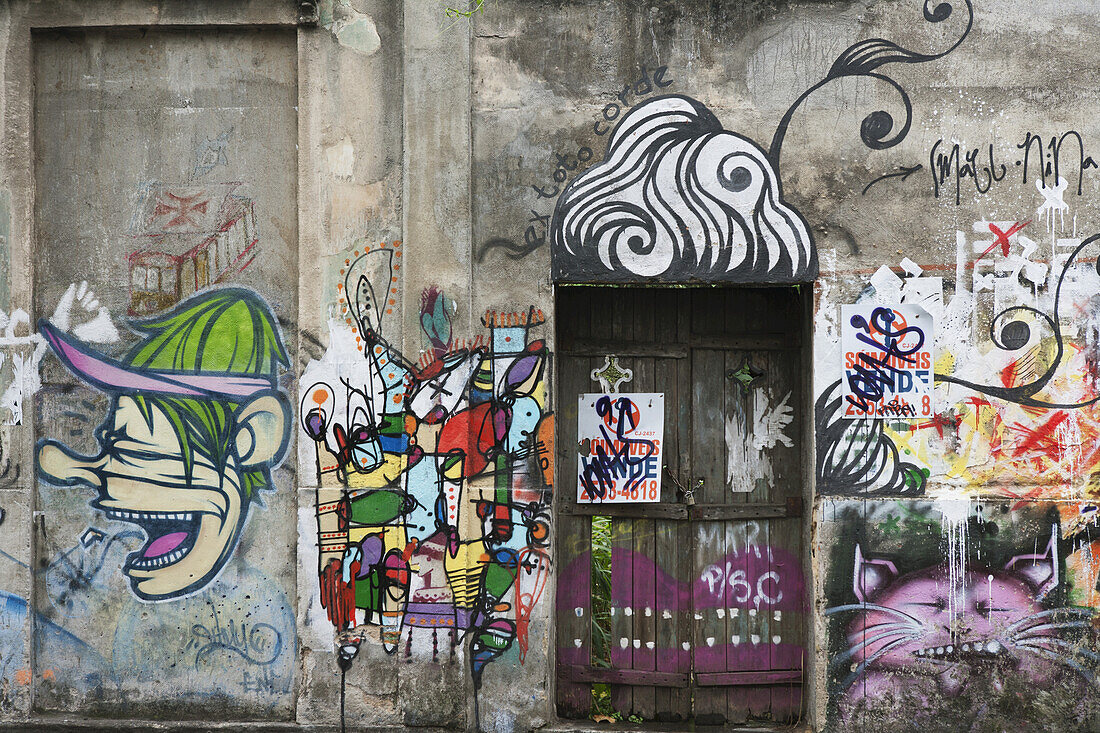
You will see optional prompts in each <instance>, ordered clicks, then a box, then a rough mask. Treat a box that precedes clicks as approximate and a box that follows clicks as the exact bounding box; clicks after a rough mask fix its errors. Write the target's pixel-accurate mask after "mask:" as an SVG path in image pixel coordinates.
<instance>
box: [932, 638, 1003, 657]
mask: <svg viewBox="0 0 1100 733" xmlns="http://www.w3.org/2000/svg"><path fill="white" fill-rule="evenodd" d="M1006 654H1007V650H1006V649H1005V646H1004V644H1002V643H1001V642H999V641H997V640H995V639H989V640H985V639H977V640H974V641H963V642H959V643H955V644H945V645H943V646H930V647H928V648H927V649H917V650H916V651H915V652H913V655H914V656H916V657H920V658H921V659H931V660H934V661H942V662H971V663H973V662H995V661H997V660H998V659H1002V658H1004V657H1005V655H1006Z"/></svg>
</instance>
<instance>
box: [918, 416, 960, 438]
mask: <svg viewBox="0 0 1100 733" xmlns="http://www.w3.org/2000/svg"><path fill="white" fill-rule="evenodd" d="M961 423H962V416H960V415H944V414H943V413H937V414H935V415H932V419H931V420H929V421H927V422H923V423H920V424H919V425H917V426H916V427H915V428H910V431H911V432H912V431H916V430H928V429H929V428H933V429H935V431H936V432H937V433H939V435H940V437H941V438H942V437H943V429H944V428H948V429H949V430H952V431H956V430H958V429H959V425H960V424H961Z"/></svg>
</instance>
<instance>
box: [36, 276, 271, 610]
mask: <svg viewBox="0 0 1100 733" xmlns="http://www.w3.org/2000/svg"><path fill="white" fill-rule="evenodd" d="M38 326H39V331H40V332H41V333H42V335H43V337H44V339H45V340H46V341H47V342H48V343H49V345H50V347H51V348H52V349H53V351H54V353H55V354H56V355H57V357H58V358H59V359H60V360H61V362H62V363H63V364H64V365H65V366H66V367H67V368H68V370H69V371H70V372H72V374H73V375H74V376H76V377H77V378H78V379H79V380H81V381H82V382H84V383H85V384H87V385H89V386H91V387H94V388H96V389H98V390H101V391H103V392H105V393H107V394H108V395H110V396H111V397H112V402H111V407H110V409H109V412H108V414H107V418H106V420H105V421H104V422H103V424H102V425H101V426H100V428H99V429H98V431H97V439H98V442H99V452H98V453H97V454H95V455H91V456H85V455H80V454H78V453H76V452H75V451H73V450H71V449H70V448H68V447H67V446H65V445H64V444H62V443H60V442H58V441H56V440H45V439H44V440H41V441H39V444H38V451H37V453H38V455H37V457H38V474H39V476H40V477H41V478H42V479H43V480H44V481H46V482H47V483H51V484H54V485H56V486H66V487H81V488H88V489H92V490H94V491H95V492H96V494H97V495H96V497H95V498H94V499H93V500H92V502H91V505H92V506H93V507H94V508H96V509H99V510H102V511H104V512H105V513H106V514H107V517H108V519H112V520H116V521H121V522H126V523H129V524H133V525H137V527H138V528H139V529H141V530H142V531H143V532H144V534H145V543H144V545H143V546H142V547H140V548H139V549H138V550H136V551H135V552H132V553H130V554H129V555H128V557H127V559H126V562H125V564H124V565H123V568H122V572H123V573H124V574H125V576H126V577H127V578H128V579H129V582H130V587H131V590H132V591H133V593H134V595H136V596H137V597H138V598H140V599H142V600H146V601H156V600H164V599H173V598H180V597H183V596H187V595H189V594H191V593H194V592H196V591H198V590H200V589H202V588H204V587H206V586H207V585H208V584H209V583H210V582H211V581H212V580H214V579H215V578H216V577H217V576H218V574H219V572H220V571H221V570H222V568H223V567H224V566H225V564H226V562H227V561H228V560H229V558H230V557H231V556H232V554H233V550H234V548H235V547H236V545H237V542H238V540H239V539H240V536H241V532H242V530H243V529H244V526H245V523H246V522H247V520H248V515H249V509H250V507H251V505H252V503H253V501H254V500H255V499H256V498H257V496H258V492H260V491H262V490H265V489H270V488H272V479H271V470H272V468H273V466H275V465H277V464H278V463H279V461H280V460H281V459H282V457H283V454H284V453H285V451H286V447H287V443H288V440H289V437H290V424H291V406H290V404H289V402H288V401H287V399H286V397H285V396H284V395H283V394H282V393H281V392H280V391H279V386H278V377H279V373H280V371H281V370H282V369H285V368H286V367H288V366H289V362H288V359H287V353H286V348H285V347H284V345H283V341H282V337H281V336H280V334H279V328H278V324H277V321H276V319H275V316H274V314H273V313H272V312H271V310H270V308H269V307H268V305H267V304H266V303H265V302H264V301H263V299H261V298H260V297H259V296H258V295H256V294H255V293H253V292H251V291H248V290H243V289H239V288H222V289H214V290H207V291H205V292H202V293H200V294H197V295H194V296H192V297H191V298H189V299H187V300H185V301H183V302H182V303H180V304H179V305H177V306H176V307H175V308H173V309H172V310H171V311H168V312H167V313H164V314H162V315H159V316H157V317H154V318H151V319H146V320H142V321H136V322H134V323H133V324H131V327H132V328H133V329H134V330H135V331H136V332H137V333H138V334H139V335H140V336H141V337H142V340H141V342H140V343H138V344H137V345H136V346H134V347H133V348H132V349H131V350H130V351H129V352H128V353H127V354H126V356H125V357H123V358H122V359H121V360H115V359H112V358H110V357H108V356H105V355H103V354H100V353H98V352H96V351H94V350H93V349H91V348H90V347H88V346H87V345H86V344H85V343H83V342H82V341H80V340H79V339H78V338H76V337H75V336H73V335H70V334H67V333H65V332H64V331H63V330H61V329H60V328H58V326H57V325H56V324H54V323H52V322H50V321H49V320H46V319H42V320H40V321H39V324H38Z"/></svg>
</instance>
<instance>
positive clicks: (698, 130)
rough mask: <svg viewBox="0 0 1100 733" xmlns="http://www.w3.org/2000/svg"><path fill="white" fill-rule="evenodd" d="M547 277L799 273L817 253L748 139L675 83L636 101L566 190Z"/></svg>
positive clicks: (769, 277) (740, 277)
mask: <svg viewBox="0 0 1100 733" xmlns="http://www.w3.org/2000/svg"><path fill="white" fill-rule="evenodd" d="M550 229H551V239H550V241H551V252H552V255H553V267H554V278H555V279H556V280H578V279H587V278H589V277H591V276H597V277H599V278H600V279H602V280H607V279H615V280H639V279H646V278H656V279H668V280H691V279H700V280H723V281H732V282H769V283H786V282H805V281H809V280H813V278H814V277H815V276H816V275H817V253H816V251H815V249H814V244H813V240H812V239H811V237H810V232H809V228H808V227H807V225H806V222H805V220H804V219H803V218H802V216H801V215H800V214H799V213H798V212H797V211H796V210H795V209H793V208H792V207H790V206H788V205H787V204H786V203H785V202H784V201H783V197H782V190H781V188H780V183H779V176H778V174H777V173H776V171H775V169H774V168H773V167H772V164H771V162H770V161H769V160H768V157H767V155H766V154H765V152H764V151H763V150H762V149H761V148H760V147H759V146H758V145H757V144H756V143H754V142H753V141H751V140H749V139H748V138H745V137H742V136H741V135H738V134H736V133H733V132H729V131H728V130H723V129H722V125H721V123H720V122H719V121H718V118H717V117H715V116H714V113H712V112H711V111H710V110H709V109H707V108H706V107H705V106H704V105H702V104H700V103H699V102H697V101H695V100H694V99H690V98H688V97H684V96H679V95H669V96H664V97H655V98H653V99H650V100H647V101H645V102H643V103H642V104H639V105H637V106H636V107H634V108H633V109H632V110H631V111H630V112H629V113H627V114H626V115H625V116H624V117H623V119H622V121H621V122H620V123H619V125H618V126H617V127H616V128H615V130H614V132H613V133H612V135H611V138H610V140H609V141H608V145H607V154H606V156H605V157H604V159H603V161H601V162H600V163H598V164H596V165H594V166H592V167H591V168H589V169H588V170H587V171H585V172H584V173H582V174H581V175H579V176H578V177H577V178H576V179H575V180H574V181H573V182H572V183H571V184H570V185H569V186H568V187H566V188H565V190H564V191H562V193H561V196H560V197H559V198H558V201H557V205H556V207H555V209H554V216H553V220H552V223H551V227H550Z"/></svg>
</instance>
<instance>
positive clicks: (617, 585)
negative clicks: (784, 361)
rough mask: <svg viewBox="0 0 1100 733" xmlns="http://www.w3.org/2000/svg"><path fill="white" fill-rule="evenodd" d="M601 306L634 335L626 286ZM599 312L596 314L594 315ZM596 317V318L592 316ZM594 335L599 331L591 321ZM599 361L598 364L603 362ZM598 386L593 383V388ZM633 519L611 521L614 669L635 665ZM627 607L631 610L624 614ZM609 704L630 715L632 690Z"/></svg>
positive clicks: (624, 688) (618, 327) (617, 330)
mask: <svg viewBox="0 0 1100 733" xmlns="http://www.w3.org/2000/svg"><path fill="white" fill-rule="evenodd" d="M600 295H601V296H602V302H603V304H604V308H603V310H602V312H603V313H605V314H609V315H610V319H609V321H610V322H609V324H608V325H609V326H610V328H609V329H608V330H610V333H609V334H606V333H605V335H609V336H610V337H611V338H612V339H616V340H631V339H633V337H634V321H633V313H632V310H633V305H634V303H633V297H632V291H631V290H630V289H626V288H602V289H601V291H600ZM594 315H598V314H594ZM594 320H595V319H594ZM593 330H594V331H595V334H594V335H598V334H599V331H600V330H601V329H600V328H599V326H598V324H594V329H593ZM633 361H634V360H633V359H623V360H620V364H622V365H623V366H626V367H631V368H632V363H633ZM602 363H603V362H602V361H600V364H601V365H602ZM599 389H600V388H599V387H597V386H595V385H594V386H593V390H594V391H598V390H599ZM621 389H622V391H624V392H629V391H633V385H632V383H630V382H628V383H626V384H624V385H622V387H621ZM633 553H634V521H633V520H631V519H620V518H613V519H612V520H611V613H612V614H613V615H612V617H611V666H612V667H613V668H616V669H633V668H634V648H633V646H632V642H633V640H634V638H635V637H634V617H633V609H632V605H633V602H634V598H633V596H634V560H633ZM627 609H631V612H630V615H627ZM611 705H612V707H614V708H615V710H618V711H620V712H622V713H623V714H624V715H629V714H630V713H631V712H632V711H633V709H634V690H633V687H631V686H630V685H626V684H618V685H612V686H611Z"/></svg>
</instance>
